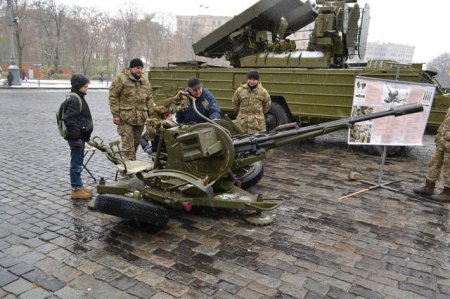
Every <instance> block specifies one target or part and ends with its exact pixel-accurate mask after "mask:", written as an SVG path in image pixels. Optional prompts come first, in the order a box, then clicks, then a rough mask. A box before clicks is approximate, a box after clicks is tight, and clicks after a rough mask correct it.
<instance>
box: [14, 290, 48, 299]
mask: <svg viewBox="0 0 450 299" xmlns="http://www.w3.org/2000/svg"><path fill="white" fill-rule="evenodd" d="M51 295H52V293H50V292H49V291H46V290H44V289H41V288H34V289H31V290H29V291H26V292H25V293H23V294H21V295H20V296H19V298H20V299H44V298H49V297H50V296H51Z"/></svg>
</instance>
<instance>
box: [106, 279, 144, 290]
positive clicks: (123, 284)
mask: <svg viewBox="0 0 450 299" xmlns="http://www.w3.org/2000/svg"><path fill="white" fill-rule="evenodd" d="M137 283H138V281H137V280H135V279H133V278H130V277H126V276H121V277H119V278H117V279H115V280H114V281H112V282H111V285H112V286H114V287H116V288H118V289H119V290H127V289H129V288H131V287H133V286H134V285H136V284H137Z"/></svg>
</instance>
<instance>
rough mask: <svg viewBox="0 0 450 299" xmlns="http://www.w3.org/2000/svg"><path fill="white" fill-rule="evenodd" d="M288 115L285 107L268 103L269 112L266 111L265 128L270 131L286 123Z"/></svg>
mask: <svg viewBox="0 0 450 299" xmlns="http://www.w3.org/2000/svg"><path fill="white" fill-rule="evenodd" d="M288 122H289V116H288V114H287V112H286V109H284V108H283V106H282V105H280V104H278V103H272V105H270V109H269V112H267V113H266V130H267V131H271V130H272V129H274V128H276V127H277V126H279V125H283V124H287V123H288Z"/></svg>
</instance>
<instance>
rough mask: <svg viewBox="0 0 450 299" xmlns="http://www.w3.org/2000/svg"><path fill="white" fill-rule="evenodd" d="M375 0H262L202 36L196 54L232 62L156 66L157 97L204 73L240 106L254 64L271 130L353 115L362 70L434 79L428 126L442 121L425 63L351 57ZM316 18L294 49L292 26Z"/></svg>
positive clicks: (449, 99) (222, 98) (225, 105)
mask: <svg viewBox="0 0 450 299" xmlns="http://www.w3.org/2000/svg"><path fill="white" fill-rule="evenodd" d="M369 19H370V9H369V5H367V4H366V5H365V6H364V7H363V8H360V7H359V5H358V3H357V0H335V1H326V0H316V3H315V4H314V5H312V4H311V3H310V2H309V1H305V2H303V1H300V0H261V1H259V2H257V3H256V4H254V5H253V6H251V7H250V8H248V9H247V10H245V11H243V12H242V13H241V14H239V15H237V16H235V17H234V18H232V19H231V20H230V21H228V22H227V23H225V24H223V25H222V26H221V27H219V28H217V29H216V30H215V31H213V32H212V33H210V34H208V35H207V36H205V37H204V38H202V39H201V40H199V41H198V42H197V43H195V44H193V49H194V52H195V54H196V55H198V56H203V57H208V58H219V57H223V56H225V57H226V59H227V60H228V61H229V62H230V65H231V66H230V67H214V66H211V65H207V64H206V63H204V62H201V61H187V62H173V63H169V64H168V66H167V67H152V68H151V69H150V72H149V79H150V82H151V84H152V86H153V88H154V95H155V99H156V100H157V101H158V100H159V99H163V98H166V97H168V96H170V95H174V94H176V92H177V91H178V90H180V89H183V88H185V86H186V80H187V79H188V78H190V77H198V78H200V79H201V80H202V81H203V83H204V86H205V87H207V88H208V89H210V90H211V91H212V93H213V94H214V95H215V97H216V98H217V100H218V102H219V105H220V107H221V108H222V110H223V111H224V112H225V113H227V114H229V115H230V116H231V117H232V116H233V115H235V114H236V113H237V111H234V108H233V106H232V104H231V98H232V95H233V93H234V91H235V90H236V89H237V87H239V85H240V84H242V83H243V82H245V80H246V74H247V72H248V71H249V70H252V69H256V70H257V71H258V72H259V73H260V75H261V82H262V84H263V86H264V87H265V88H266V89H267V90H268V91H269V93H270V95H271V99H272V106H271V108H270V111H269V113H267V115H266V123H267V128H268V129H269V130H270V129H272V128H274V127H276V126H278V125H280V124H284V123H288V122H290V121H299V122H300V123H302V124H315V123H320V122H323V121H329V120H333V119H340V118H344V117H348V116H350V113H351V106H352V102H353V90H354V82H355V77H356V76H366V77H372V78H379V79H391V80H401V81H410V82H422V83H431V84H435V85H436V94H435V99H434V102H433V107H432V110H431V113H430V117H429V120H428V127H430V128H436V127H437V126H438V125H439V124H440V123H441V121H442V120H443V118H444V116H445V113H446V110H447V108H448V107H449V105H450V96H449V95H448V94H447V95H444V92H443V90H442V89H441V88H440V86H439V84H438V82H437V81H436V80H435V79H434V76H435V75H436V74H435V73H433V72H430V71H425V70H422V64H411V65H401V64H397V63H393V62H390V61H372V62H368V63H350V61H351V59H352V58H356V57H358V58H360V60H362V59H363V58H364V55H365V49H366V41H367V33H368V25H369ZM312 22H314V29H313V31H312V33H311V35H310V39H309V43H308V48H307V49H306V50H305V51H300V50H297V49H296V46H295V43H294V41H292V40H289V39H288V36H289V35H291V34H292V33H294V32H296V31H298V30H300V29H302V28H304V27H305V26H307V25H308V24H310V23H312Z"/></svg>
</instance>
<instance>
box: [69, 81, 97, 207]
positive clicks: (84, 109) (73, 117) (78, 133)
mask: <svg viewBox="0 0 450 299" xmlns="http://www.w3.org/2000/svg"><path fill="white" fill-rule="evenodd" d="M70 83H71V85H72V89H71V93H72V94H71V95H70V98H69V100H68V102H67V104H66V107H65V108H66V109H65V112H64V117H63V121H64V124H65V125H66V127H67V132H68V135H67V137H66V139H67V142H68V143H69V147H70V183H71V185H72V194H71V198H72V199H89V198H91V197H92V192H91V191H89V190H88V189H86V188H85V187H83V181H82V180H81V170H82V167H83V159H84V144H85V142H86V141H88V140H89V139H90V138H91V133H92V130H93V125H92V116H91V112H90V110H89V106H88V104H87V102H86V100H85V99H84V96H85V95H86V94H87V90H88V88H89V83H90V82H89V79H88V78H86V77H85V76H84V75H82V74H73V75H72V78H71V80H70ZM80 104H81V107H80Z"/></svg>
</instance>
